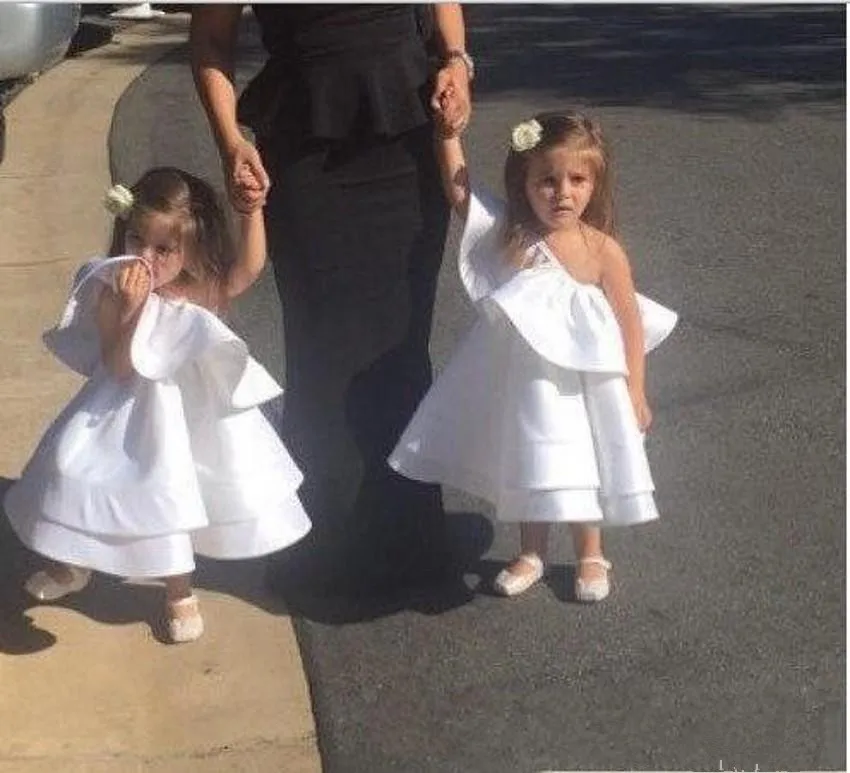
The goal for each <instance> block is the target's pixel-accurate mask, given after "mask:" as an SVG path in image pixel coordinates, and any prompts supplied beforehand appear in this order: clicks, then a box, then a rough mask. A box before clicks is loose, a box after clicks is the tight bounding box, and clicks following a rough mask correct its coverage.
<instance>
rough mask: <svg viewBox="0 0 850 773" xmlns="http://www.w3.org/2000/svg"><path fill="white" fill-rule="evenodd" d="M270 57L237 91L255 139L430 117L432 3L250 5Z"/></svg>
mask: <svg viewBox="0 0 850 773" xmlns="http://www.w3.org/2000/svg"><path fill="white" fill-rule="evenodd" d="M253 10H254V15H255V17H256V19H257V21H258V23H259V25H260V30H261V34H262V40H263V45H264V47H265V49H266V51H267V52H268V54H269V59H268V61H267V62H266V64H265V66H264V67H263V69H262V70H261V72H260V73H259V74H258V75H257V76H256V77H255V78H254V79H253V80H252V81H251V83H250V84H249V85H248V87H247V88H246V89H245V92H244V93H243V95H242V96H241V97H240V99H239V110H238V117H239V121H240V123H242V124H244V125H246V126H250V127H251V128H252V129H253V131H254V132H255V134H256V135H257V136H258V138H268V139H272V138H274V137H275V136H276V135H279V134H280V133H281V132H296V133H297V134H298V135H300V136H302V137H303V136H310V137H315V138H329V139H342V138H346V137H349V136H351V135H352V134H353V133H361V132H368V133H373V134H378V135H388V136H393V135H397V134H401V133H402V132H405V131H408V130H409V129H412V128H414V127H416V126H421V125H422V124H425V123H427V122H428V121H429V120H430V119H429V112H430V110H429V107H428V100H429V98H430V89H429V80H430V67H429V49H428V41H429V38H430V29H431V21H430V18H431V17H430V13H431V11H430V9H428V7H427V6H415V5H403V4H396V5H354V4H351V5H348V4H346V5H312V4H303V5H302V4H286V5H277V4H266V3H262V4H261V3H257V4H255V5H254V6H253Z"/></svg>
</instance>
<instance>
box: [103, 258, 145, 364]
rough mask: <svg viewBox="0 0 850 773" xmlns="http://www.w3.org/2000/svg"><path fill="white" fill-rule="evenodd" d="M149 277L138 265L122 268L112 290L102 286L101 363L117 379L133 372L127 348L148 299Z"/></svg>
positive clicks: (142, 267)
mask: <svg viewBox="0 0 850 773" xmlns="http://www.w3.org/2000/svg"><path fill="white" fill-rule="evenodd" d="M149 285H150V274H149V272H148V269H147V267H146V266H145V265H143V264H142V263H141V262H135V263H131V264H130V265H128V266H125V267H124V268H122V269H121V270H120V271H119V272H118V274H117V276H116V280H115V287H114V288H113V287H109V286H107V285H104V286H103V287H102V288H101V291H100V296H99V297H98V302H97V327H98V332H99V334H100V353H101V358H102V360H103V364H104V365H105V366H106V368H107V370H109V372H110V373H112V375H113V376H115V378H117V379H126V378H129V377H130V375H131V374H132V373H133V364H132V361H131V359H130V346H131V344H132V342H133V333H134V332H135V330H136V323H137V322H138V321H139V315H140V314H141V311H142V307H143V306H144V302H145V300H146V299H147V296H148V292H149Z"/></svg>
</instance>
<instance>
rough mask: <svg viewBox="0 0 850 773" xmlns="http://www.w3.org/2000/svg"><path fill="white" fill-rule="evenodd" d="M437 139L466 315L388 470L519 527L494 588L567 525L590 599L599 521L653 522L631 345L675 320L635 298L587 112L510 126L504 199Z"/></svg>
mask: <svg viewBox="0 0 850 773" xmlns="http://www.w3.org/2000/svg"><path fill="white" fill-rule="evenodd" d="M436 142H437V146H438V155H439V156H440V159H441V167H442V173H443V179H444V184H445V188H446V192H447V195H448V197H449V200H450V202H451V204H452V205H453V206H454V208H455V210H456V211H457V212H458V213H459V214H460V215H461V216H462V217H464V218H465V224H464V231H463V235H462V237H461V245H460V256H459V266H460V272H461V278H462V281H463V284H464V287H465V288H466V290H467V292H468V293H469V295H470V297H471V299H472V300H473V301H474V302H476V303H477V304H478V308H479V312H480V313H479V315H478V320H477V322H476V325H475V326H474V328H473V329H472V331H471V332H470V333H469V334H468V336H467V337H466V338H465V339H464V341H463V342H462V344H461V345H460V347H459V349H458V350H457V352H456V353H455V354H454V356H453V357H452V359H451V361H450V362H449V364H448V366H447V367H446V369H445V371H444V372H443V373H442V374H441V376H440V377H439V378H438V379H437V381H436V382H435V383H434V385H433V387H432V388H431V390H430V391H429V392H428V394H427V395H426V397H425V399H424V400H423V402H422V403H421V404H420V406H419V408H418V410H417V412H416V413H415V415H414V416H413V418H412V419H411V421H410V424H409V425H408V427H407V429H406V431H405V432H404V434H403V435H402V437H401V438H400V440H399V442H398V445H397V446H396V448H395V450H394V451H393V453H392V454H391V456H390V459H389V462H390V465H391V466H392V467H393V468H394V469H396V470H397V471H399V472H401V473H402V474H405V475H407V476H409V477H412V478H416V479H418V480H424V481H434V482H440V483H443V484H448V485H451V486H454V487H456V488H459V489H461V490H465V491H468V492H470V493H472V494H473V495H476V496H479V497H481V498H483V499H486V500H488V501H489V502H492V503H493V504H494V505H495V507H496V517H497V518H498V519H499V520H501V521H511V522H519V524H520V535H521V545H520V552H519V555H518V556H517V557H516V559H515V560H514V561H513V562H512V563H511V564H510V565H509V566H507V567H506V568H505V569H504V570H503V571H501V572H500V573H499V575H498V576H497V578H496V581H495V589H496V590H497V592H499V593H500V594H502V595H505V596H514V595H516V594H519V593H522V592H523V591H525V590H527V589H528V588H530V587H531V586H532V585H534V584H535V583H536V582H537V581H538V580H540V578H541V577H542V576H543V573H544V562H545V559H546V549H547V542H548V536H549V528H550V524H551V523H569V524H570V526H571V527H572V535H573V542H574V546H575V553H576V557H577V559H578V567H577V570H576V575H575V576H576V581H575V597H576V598H577V599H578V600H580V601H599V600H602V599H604V598H605V597H606V596H607V595H608V593H609V590H610V584H609V576H608V575H609V570H610V568H611V565H610V563H609V562H608V561H607V560H606V559H605V557H604V555H603V551H602V537H601V531H600V528H599V527H600V526H603V525H604V526H608V525H625V524H636V523H642V522H646V521H651V520H653V519H655V518H657V517H658V513H657V511H656V508H655V503H654V500H653V495H652V492H653V490H654V489H653V483H652V478H651V476H650V471H649V465H648V463H647V459H646V454H645V451H644V446H643V433H644V432H645V431H646V430H647V429H648V428H649V425H650V423H651V420H652V414H651V412H650V409H649V405H648V403H647V399H646V394H645V389H644V376H645V365H644V353H645V351H647V350H649V349H651V348H653V347H654V346H656V345H657V344H658V343H659V342H660V341H661V340H663V339H664V338H665V337H666V336H667V335H668V334H669V333H670V331H671V330H672V328H673V326H674V324H675V321H676V315H675V314H674V313H673V312H671V311H669V310H668V309H665V308H663V307H661V306H659V305H658V304H655V303H653V302H652V301H650V300H649V299H647V298H643V297H642V296H639V295H637V294H636V293H635V289H634V285H633V283H632V277H631V269H630V265H629V260H628V258H627V257H626V254H625V252H624V251H623V249H622V247H621V246H620V244H618V242H617V241H616V239H615V238H614V235H613V233H614V229H613V204H612V192H611V169H610V162H609V157H608V152H607V149H606V144H605V141H604V139H603V136H602V132H601V130H600V128H599V126H598V125H597V124H596V123H595V122H594V121H592V120H590V119H589V118H588V117H586V116H584V115H581V114H579V113H577V112H564V113H545V114H540V115H537V116H536V117H534V118H532V119H531V120H529V121H525V122H523V123H521V124H519V125H518V126H517V127H515V129H514V130H513V132H512V137H511V147H510V150H509V152H508V157H507V160H506V163H505V170H504V178H505V189H506V194H507V201H506V202H505V203H504V204H503V203H502V202H500V201H497V200H495V199H494V198H493V197H492V196H489V195H487V194H486V193H484V192H482V191H478V190H476V189H471V188H470V184H469V176H468V172H467V169H466V165H465V161H464V156H463V149H462V146H461V143H460V140H459V138H457V137H454V136H445V135H440V136H438V137H437V139H436Z"/></svg>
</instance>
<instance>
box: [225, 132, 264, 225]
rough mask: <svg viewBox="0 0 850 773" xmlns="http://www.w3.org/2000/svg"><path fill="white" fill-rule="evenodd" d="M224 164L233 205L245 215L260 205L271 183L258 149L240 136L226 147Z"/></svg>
mask: <svg viewBox="0 0 850 773" xmlns="http://www.w3.org/2000/svg"><path fill="white" fill-rule="evenodd" d="M224 167H225V168H224V177H225V181H226V183H227V192H228V194H229V195H230V202H231V204H232V205H233V208H234V209H235V210H236V211H237V212H242V213H245V214H247V213H249V212H253V211H254V210H256V209H259V208H262V207H263V205H264V204H265V203H266V195H267V194H268V192H269V187H270V185H271V182H270V180H269V176H268V174H267V173H266V169H265V167H264V166H263V162H262V160H261V159H260V154H259V152H258V151H257V149H256V148H255V147H254V146H253V145H252V144H251V143H250V142H248V140H246V139H244V138H243V139H242V140H240V141H239V142H237V143H236V144H235V145H234V146H232V147H231V148H230V149H229V150H228V152H227V154H226V157H225V165H224Z"/></svg>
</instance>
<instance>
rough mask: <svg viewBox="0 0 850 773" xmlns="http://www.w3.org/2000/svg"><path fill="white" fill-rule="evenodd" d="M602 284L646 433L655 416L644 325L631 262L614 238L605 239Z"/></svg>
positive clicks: (634, 398)
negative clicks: (649, 389) (649, 396)
mask: <svg viewBox="0 0 850 773" xmlns="http://www.w3.org/2000/svg"><path fill="white" fill-rule="evenodd" d="M601 284H602V290H603V292H604V293H605V296H606V297H607V298H608V302H609V303H610V304H611V308H612V310H613V311H614V315H615V316H616V318H617V322H618V323H619V325H620V331H621V333H622V336H623V347H624V349H625V353H626V367H627V368H628V369H629V373H628V377H627V383H628V386H629V394H630V396H631V399H632V403H633V405H634V407H635V414H636V415H637V420H638V426H639V427H640V428H641V430H646V429H648V427H649V425H650V424H651V423H652V413H651V412H650V410H649V405H648V404H647V401H646V391H645V378H646V356H645V350H644V335H643V322H642V321H641V318H640V310H639V309H638V304H637V295H636V293H635V286H634V281H633V279H632V269H631V265H630V264H629V259H628V257H627V256H626V253H625V252H624V251H623V248H622V247H620V245H619V244H617V242H616V241H614V240H613V239H611V238H607V239H606V240H605V245H604V247H603V250H602V273H601Z"/></svg>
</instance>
